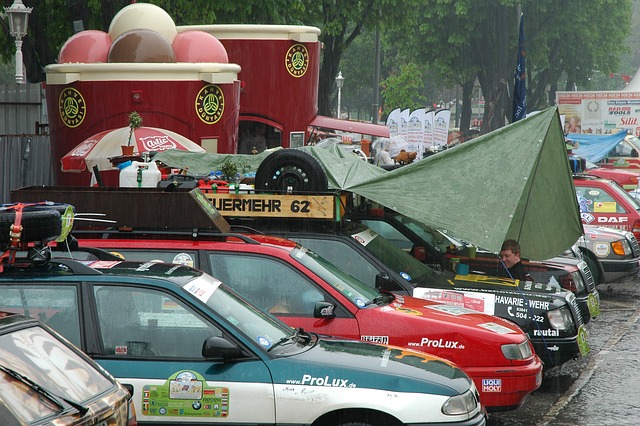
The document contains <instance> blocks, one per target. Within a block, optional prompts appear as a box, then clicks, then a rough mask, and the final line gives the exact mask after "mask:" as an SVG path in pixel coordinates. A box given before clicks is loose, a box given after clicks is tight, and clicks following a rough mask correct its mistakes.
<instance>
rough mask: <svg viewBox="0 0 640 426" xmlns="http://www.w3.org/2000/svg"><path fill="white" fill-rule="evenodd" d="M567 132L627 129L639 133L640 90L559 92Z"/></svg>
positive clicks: (559, 103) (602, 131)
mask: <svg viewBox="0 0 640 426" xmlns="http://www.w3.org/2000/svg"><path fill="white" fill-rule="evenodd" d="M556 104H557V106H558V113H559V114H560V115H564V116H565V119H564V132H565V133H583V134H594V135H606V134H612V133H617V132H618V131H620V130H627V131H629V132H630V133H631V134H633V135H636V136H640V122H639V121H638V119H639V118H640V92H625V91H593V92H557V93H556Z"/></svg>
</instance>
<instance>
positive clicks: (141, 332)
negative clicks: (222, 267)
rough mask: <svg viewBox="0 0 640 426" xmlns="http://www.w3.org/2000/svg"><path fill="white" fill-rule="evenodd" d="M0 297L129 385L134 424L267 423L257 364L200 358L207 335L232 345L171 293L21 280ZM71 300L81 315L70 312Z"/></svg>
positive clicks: (262, 375) (269, 409)
mask: <svg viewBox="0 0 640 426" xmlns="http://www.w3.org/2000/svg"><path fill="white" fill-rule="evenodd" d="M81 288H82V289H87V290H89V291H87V292H84V290H82V291H81ZM79 292H80V293H83V294H84V296H85V297H82V296H79ZM0 300H1V301H2V302H0V303H1V304H2V305H3V307H4V306H7V307H11V308H12V310H13V311H14V312H15V311H20V310H22V312H20V313H25V314H28V315H31V316H35V317H37V318H42V319H44V322H45V323H46V324H48V325H50V326H52V327H53V328H54V329H55V330H56V331H58V332H60V333H61V334H62V335H63V336H65V337H67V338H68V339H69V340H71V341H72V342H73V341H82V342H83V346H81V348H82V349H83V350H84V351H85V352H86V353H87V354H88V355H90V356H91V357H92V358H94V359H95V360H96V361H97V362H98V364H100V365H101V366H102V367H104V368H105V369H106V370H107V371H109V372H110V373H111V374H113V375H114V376H115V377H116V378H117V379H118V380H119V381H120V382H121V383H122V384H123V385H125V386H127V387H128V388H129V389H130V390H133V401H134V404H135V408H136V414H137V417H138V421H139V422H149V423H167V422H176V423H180V422H190V421H191V422H192V421H197V419H202V418H205V417H206V419H207V422H208V423H224V424H235V423H238V424H248V423H264V422H266V423H274V422H275V402H274V400H273V398H272V397H270V396H269V395H272V394H273V385H272V380H271V375H270V372H269V370H268V368H267V366H266V365H265V364H264V362H263V361H262V360H261V359H260V358H258V357H255V358H251V359H246V360H245V359H243V360H242V362H228V363H222V362H214V361H211V360H206V359H204V358H203V357H202V344H203V342H204V340H205V339H206V338H207V337H211V336H219V337H223V338H226V339H229V340H230V341H232V342H234V343H235V344H239V343H238V342H237V341H235V340H233V338H232V337H231V336H229V335H228V334H227V333H225V332H224V331H223V329H222V328H221V327H220V326H218V325H217V324H215V323H214V322H213V321H212V320H210V319H209V318H208V317H207V316H205V315H202V314H200V313H199V312H198V311H197V310H196V309H194V308H193V307H192V306H191V305H190V304H189V303H187V302H186V301H185V300H183V299H181V298H180V297H177V296H176V295H175V294H173V293H171V292H168V291H165V290H158V289H153V288H147V287H142V286H137V285H132V284H124V283H123V284H120V283H116V284H114V283H94V284H93V285H83V286H77V285H74V284H69V285H57V286H52V285H47V284H45V283H43V284H33V283H29V284H25V285H18V284H17V285H3V286H0ZM79 300H83V301H84V302H83V304H84V305H85V306H84V307H85V308H86V309H84V311H85V315H84V316H83V315H78V312H79V311H80V312H82V309H78V306H79V305H78V301H79ZM81 306H82V305H81ZM80 330H83V331H84V336H80V335H79V331H80ZM245 349H246V348H245ZM247 350H248V349H247Z"/></svg>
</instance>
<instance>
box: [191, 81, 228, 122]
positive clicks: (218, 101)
mask: <svg viewBox="0 0 640 426" xmlns="http://www.w3.org/2000/svg"><path fill="white" fill-rule="evenodd" d="M223 112H224V94H223V93H222V90H221V89H220V88H219V87H218V86H216V85H215V84H209V85H206V86H204V87H203V88H202V89H200V91H199V92H198V96H196V114H198V117H200V120H202V121H203V122H205V123H207V124H215V123H217V122H218V121H219V120H220V118H221V117H222V113H223Z"/></svg>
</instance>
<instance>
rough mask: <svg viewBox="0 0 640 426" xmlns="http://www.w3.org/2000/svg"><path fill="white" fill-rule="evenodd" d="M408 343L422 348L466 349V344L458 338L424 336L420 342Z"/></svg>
mask: <svg viewBox="0 0 640 426" xmlns="http://www.w3.org/2000/svg"><path fill="white" fill-rule="evenodd" d="M407 344H408V345H409V346H412V347H420V348H441V349H465V346H464V344H462V343H460V342H459V341H457V340H444V339H430V338H428V337H423V338H422V339H420V342H408V343H407Z"/></svg>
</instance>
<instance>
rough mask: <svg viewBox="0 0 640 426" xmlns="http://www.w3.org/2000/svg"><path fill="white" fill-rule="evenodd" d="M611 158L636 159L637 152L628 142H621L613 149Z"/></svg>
mask: <svg viewBox="0 0 640 426" xmlns="http://www.w3.org/2000/svg"><path fill="white" fill-rule="evenodd" d="M609 156H611V157H634V158H635V157H638V151H637V150H636V149H635V148H634V147H633V145H631V144H630V143H629V142H628V141H626V140H622V141H621V142H620V143H619V144H618V145H616V146H615V148H613V150H612V151H611V154H609Z"/></svg>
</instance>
